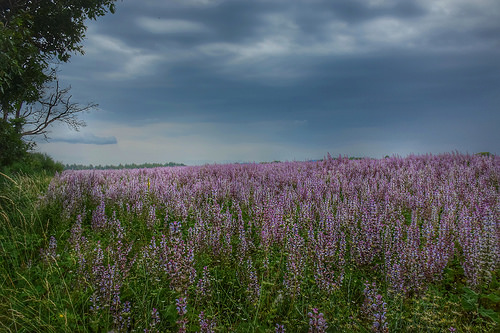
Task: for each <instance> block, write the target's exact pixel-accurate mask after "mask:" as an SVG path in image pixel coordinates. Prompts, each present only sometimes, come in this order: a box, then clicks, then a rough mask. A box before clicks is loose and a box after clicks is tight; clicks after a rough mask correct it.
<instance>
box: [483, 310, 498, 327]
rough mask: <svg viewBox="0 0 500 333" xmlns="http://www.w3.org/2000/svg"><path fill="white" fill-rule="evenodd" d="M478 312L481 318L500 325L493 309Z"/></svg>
mask: <svg viewBox="0 0 500 333" xmlns="http://www.w3.org/2000/svg"><path fill="white" fill-rule="evenodd" d="M478 312H479V314H480V315H481V316H483V317H487V318H490V319H491V320H493V321H494V322H495V323H497V324H500V317H499V316H498V313H497V312H495V311H494V310H493V309H485V308H479V310H478Z"/></svg>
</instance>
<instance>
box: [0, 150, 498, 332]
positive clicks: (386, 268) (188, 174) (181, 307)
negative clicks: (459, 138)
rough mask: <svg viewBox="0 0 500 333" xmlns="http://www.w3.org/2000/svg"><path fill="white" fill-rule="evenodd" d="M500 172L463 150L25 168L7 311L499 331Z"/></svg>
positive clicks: (219, 324) (5, 251)
mask: <svg viewBox="0 0 500 333" xmlns="http://www.w3.org/2000/svg"><path fill="white" fill-rule="evenodd" d="M499 179H500V158H498V157H495V156H469V155H459V154H451V155H439V156H430V155H428V156H410V157H407V158H387V159H383V160H370V159H364V160H349V159H343V158H339V159H332V158H327V159H325V160H323V161H319V162H293V163H277V164H265V165H257V164H252V165H214V166H203V167H178V168H157V169H149V170H145V169H141V170H114V171H111V170H109V171H95V170H88V171H65V172H63V173H62V174H60V175H56V177H54V178H53V179H52V181H51V182H50V185H49V184H48V179H47V178H36V177H33V178H23V177H18V178H16V179H12V180H9V181H8V182H6V183H5V185H4V187H3V189H2V197H1V199H0V200H1V201H0V203H1V207H0V212H1V218H2V224H1V228H2V230H1V244H2V247H1V251H2V253H1V258H2V259H1V260H2V262H1V272H2V273H1V279H2V280H1V282H2V283H1V290H0V298H1V299H0V304H1V305H0V324H1V325H2V326H1V327H2V329H3V330H6V331H26V332H30V331H65V330H66V331H89V332H91V331H102V332H109V331H114V332H119V331H122V332H127V331H136V332H139V331H141V332H143V331H144V330H146V331H147V332H165V331H173V332H176V331H180V332H195V331H198V332H231V331H241V332H247V331H250V332H254V331H255V332H284V331H286V332H298V331H304V332H307V331H310V332H326V331H328V332H337V331H347V332H348V331H361V332H368V331H373V332H388V331H416V332H418V331H421V332H453V331H457V332H462V331H463V332H467V331H474V332H494V331H495V330H498V328H499V315H498V314H499V310H500V308H499V307H500V292H499V290H500V284H499V281H498V280H499V278H500V274H499V270H500V258H499V253H500V245H499V244H500V226H499V223H498V221H499V220H500V219H499V215H500V211H499V208H498V207H499V205H500V200H499V198H500V197H499ZM41 193H43V197H40V198H39V195H40V194H41Z"/></svg>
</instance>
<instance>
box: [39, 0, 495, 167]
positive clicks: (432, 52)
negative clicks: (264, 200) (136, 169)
mask: <svg viewBox="0 0 500 333" xmlns="http://www.w3.org/2000/svg"><path fill="white" fill-rule="evenodd" d="M84 49H85V55H83V56H81V55H75V56H73V57H72V59H71V62H70V63H68V64H64V65H62V66H61V67H60V73H59V76H60V78H61V80H62V81H63V83H64V84H65V85H71V86H72V94H73V99H74V101H78V102H81V103H86V102H96V103H98V104H99V106H100V107H99V110H98V111H93V112H91V113H88V114H85V116H84V117H83V118H84V120H85V121H86V122H87V124H88V126H87V127H85V128H83V129H81V130H80V132H72V131H71V130H69V129H68V128H66V127H64V126H62V127H56V128H53V129H52V133H51V134H50V137H51V140H50V141H49V142H48V143H44V142H42V143H39V144H38V146H39V149H40V150H41V151H44V152H47V153H49V154H50V155H52V156H53V157H55V158H56V159H57V160H60V161H62V162H64V163H80V164H89V163H92V164H118V163H142V162H168V161H174V162H183V163H186V164H189V165H195V164H204V163H226V162H244V161H249V162H253V161H255V162H260V161H272V160H307V159H319V158H322V157H323V156H325V155H326V154H327V153H330V154H332V155H339V154H342V155H348V156H367V157H376V158H380V157H383V156H385V155H393V154H398V155H400V156H406V155H408V154H411V153H415V154H424V153H441V152H453V151H459V152H464V153H475V152H479V151H490V152H493V153H497V154H498V153H500V130H499V125H500V60H499V59H500V1H498V0H474V1H470V0H415V1H413V0H401V1H397V0H302V1H299V0H227V1H223V0H169V1H158V0H149V1H148V0H143V1H130V0H124V1H122V2H121V1H118V2H117V11H116V14H114V15H112V14H108V15H107V16H104V17H101V18H99V19H98V20H97V21H96V22H89V24H88V31H87V38H86V40H85V42H84Z"/></svg>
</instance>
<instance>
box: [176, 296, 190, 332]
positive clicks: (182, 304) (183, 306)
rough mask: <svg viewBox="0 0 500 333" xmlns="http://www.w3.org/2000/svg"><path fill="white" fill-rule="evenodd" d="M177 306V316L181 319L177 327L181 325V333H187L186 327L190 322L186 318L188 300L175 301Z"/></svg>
mask: <svg viewBox="0 0 500 333" xmlns="http://www.w3.org/2000/svg"><path fill="white" fill-rule="evenodd" d="M175 305H176V306H177V314H178V315H179V319H178V320H177V325H179V333H185V332H186V326H187V323H188V320H187V318H186V314H187V298H186V297H180V298H177V299H176V300H175Z"/></svg>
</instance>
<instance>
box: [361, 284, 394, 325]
mask: <svg viewBox="0 0 500 333" xmlns="http://www.w3.org/2000/svg"><path fill="white" fill-rule="evenodd" d="M363 294H364V295H365V300H364V303H363V312H364V314H365V315H366V316H367V318H368V320H370V321H371V322H372V327H371V328H372V332H389V328H388V325H387V317H386V314H387V304H386V303H385V302H384V300H383V298H382V295H381V294H379V293H378V290H377V285H376V284H375V282H373V283H372V284H369V283H368V282H365V289H364V290H363Z"/></svg>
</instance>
